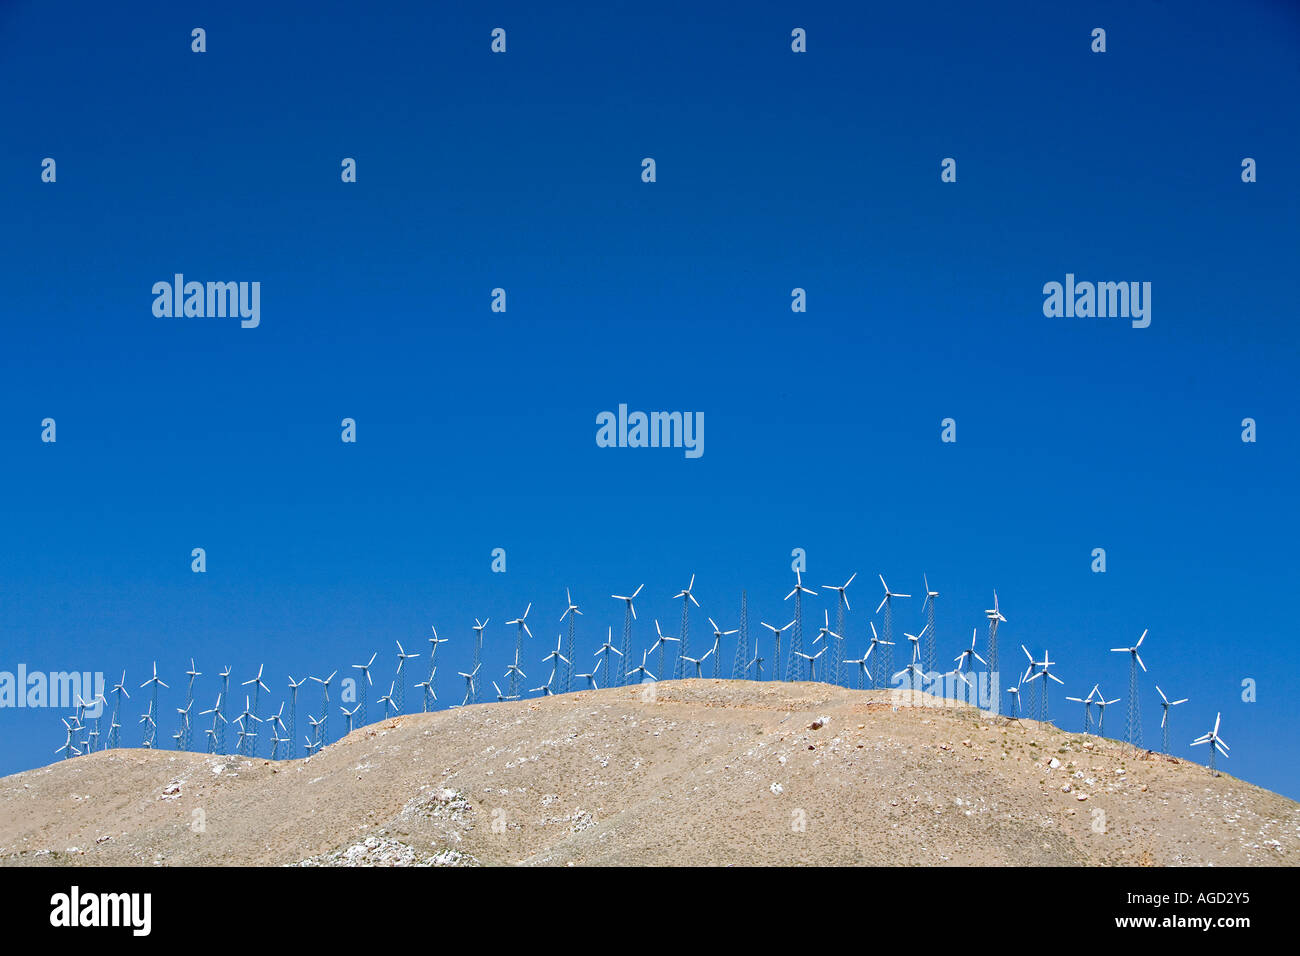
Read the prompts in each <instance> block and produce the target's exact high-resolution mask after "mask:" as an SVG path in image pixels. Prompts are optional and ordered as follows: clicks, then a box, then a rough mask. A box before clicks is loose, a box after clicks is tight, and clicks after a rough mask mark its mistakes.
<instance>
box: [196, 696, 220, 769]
mask: <svg viewBox="0 0 1300 956" xmlns="http://www.w3.org/2000/svg"><path fill="white" fill-rule="evenodd" d="M208 714H211V715H212V726H211V727H209V728H208V729H207V730H205V731H204V733H205V734H206V735H207V737H208V753H210V754H214V753H217V749H216V748H217V736H218V730H219V729H220V728H221V725H222V724H224V723H225V722H226V715H225V714H223V713H222V712H221V694H217V702H216V703H215V704H213V705H212V709H211V710H201V711H199V716H200V717H206V716H208ZM221 737H222V739H223V740H224V739H225V734H224V733H222V734H221Z"/></svg>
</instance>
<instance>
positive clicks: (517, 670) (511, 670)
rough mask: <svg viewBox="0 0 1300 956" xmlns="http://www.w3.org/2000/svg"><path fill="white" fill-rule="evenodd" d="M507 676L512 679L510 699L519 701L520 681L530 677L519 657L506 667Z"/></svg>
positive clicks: (557, 645) (557, 644) (557, 643)
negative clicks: (521, 665)
mask: <svg viewBox="0 0 1300 956" xmlns="http://www.w3.org/2000/svg"><path fill="white" fill-rule="evenodd" d="M556 647H559V642H558V641H557V642H556ZM506 676H507V677H509V678H510V694H509V696H508V699H509V700H518V699H519V688H520V686H521V684H520V681H521V680H524V679H525V678H527V677H528V675H527V674H525V673H524V671H523V668H521V667H520V666H519V658H518V657H516V658H515V661H514V663H513V664H507V665H506ZM498 703H500V701H498Z"/></svg>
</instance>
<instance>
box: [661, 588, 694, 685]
mask: <svg viewBox="0 0 1300 956" xmlns="http://www.w3.org/2000/svg"><path fill="white" fill-rule="evenodd" d="M693 587H695V575H694V574H692V575H691V583H690V584H688V585H686V587H685V588H683V589H682V590H680V591H678V592H677V593H676V594H674V595H673V600H674V601H675V600H677V599H678V598H681V599H682V632H681V638H680V640H681V645H680V646H679V647H678V648H677V660H676V662H675V663H674V664H673V676H674V677H684V676H685V674H684V670H685V665H684V664H683V662H682V658H683V657H684V656H686V655H687V654H689V653H690V648H691V645H690V630H689V628H690V623H691V602H692V601H695V595H694V594H692V593H691V588H693ZM695 606H696V607H699V606H700V602H699V601H695ZM661 670H662V668H661Z"/></svg>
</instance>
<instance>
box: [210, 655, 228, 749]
mask: <svg viewBox="0 0 1300 956" xmlns="http://www.w3.org/2000/svg"><path fill="white" fill-rule="evenodd" d="M217 676H218V677H220V678H221V693H220V694H218V695H217V709H218V710H221V708H222V707H223V706H224V705H225V702H226V701H228V700H230V665H229V664H227V665H226V668H225V670H223V671H222V672H221V673H220V674H218V675H217ZM228 723H229V721H228V720H226V714H225V711H221V722H220V723H218V722H217V721H216V719H215V718H214V719H213V721H212V726H213V728H214V729H215V731H216V733H214V734H213V741H212V743H213V746H214V747H216V750H215V751H213V752H214V753H219V754H223V753H225V752H226V724H228Z"/></svg>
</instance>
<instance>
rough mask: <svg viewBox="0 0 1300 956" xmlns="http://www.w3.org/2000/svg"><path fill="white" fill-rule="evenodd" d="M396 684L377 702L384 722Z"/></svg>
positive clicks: (394, 682) (391, 702) (392, 683)
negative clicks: (382, 709)
mask: <svg viewBox="0 0 1300 956" xmlns="http://www.w3.org/2000/svg"><path fill="white" fill-rule="evenodd" d="M465 676H469V675H465ZM396 684H397V681H390V682H389V684H388V693H387V694H385V695H384V696H383V697H380V698H379V700H378V701H376V703H380V704H383V705H384V716H383V719H384V720H387V719H388V708H389V707H391V706H392V705H393V688H394V687H395V686H396ZM308 753H309V754H310V751H308Z"/></svg>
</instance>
